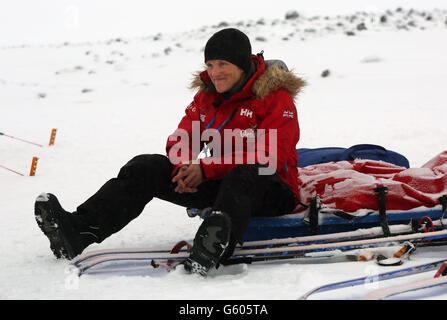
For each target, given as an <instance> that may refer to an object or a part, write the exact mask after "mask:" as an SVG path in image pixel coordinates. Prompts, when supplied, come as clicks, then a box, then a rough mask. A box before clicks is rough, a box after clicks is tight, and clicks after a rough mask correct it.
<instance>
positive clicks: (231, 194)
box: [77, 154, 295, 242]
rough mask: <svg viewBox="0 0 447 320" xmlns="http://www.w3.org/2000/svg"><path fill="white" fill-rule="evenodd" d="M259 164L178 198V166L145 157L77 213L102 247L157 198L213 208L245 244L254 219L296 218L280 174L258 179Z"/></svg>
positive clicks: (161, 158)
mask: <svg viewBox="0 0 447 320" xmlns="http://www.w3.org/2000/svg"><path fill="white" fill-rule="evenodd" d="M258 169H259V165H256V164H246V165H238V166H236V167H234V168H233V169H232V170H231V171H230V172H228V174H227V175H226V176H225V177H224V179H222V180H207V181H204V182H202V183H201V184H200V185H199V186H198V191H197V192H194V193H178V192H175V191H174V189H175V187H176V185H177V184H176V183H173V182H172V173H173V172H172V171H173V170H174V166H173V165H172V164H171V162H170V161H169V159H168V158H167V157H166V156H164V155H158V154H144V155H139V156H136V157H135V158H133V159H132V160H130V161H129V162H128V163H127V164H126V165H125V166H124V167H122V168H121V170H120V172H119V174H118V176H117V177H116V178H113V179H110V180H109V181H107V182H106V183H105V184H104V185H103V186H102V187H101V188H100V189H99V190H98V191H97V192H96V193H95V194H94V195H93V196H91V197H90V198H89V199H88V200H87V201H86V202H85V203H83V204H82V205H80V206H79V207H78V208H77V214H78V215H82V216H83V218H85V220H86V221H88V223H89V224H90V225H92V226H95V227H96V228H97V230H98V234H97V236H98V238H99V240H98V241H97V242H101V241H102V240H104V239H105V238H107V237H108V236H110V235H112V234H113V233H115V232H117V231H119V230H121V229H122V228H123V227H124V226H126V225H127V224H128V223H129V222H130V221H132V220H133V219H135V218H136V217H137V216H138V215H140V213H141V212H142V211H143V209H144V207H145V206H146V204H147V203H149V202H150V201H151V200H152V199H153V198H154V197H156V198H159V199H162V200H166V201H169V202H171V203H174V204H177V205H180V206H183V207H191V208H198V209H203V208H207V207H212V209H213V210H219V211H223V212H225V213H227V214H228V215H229V216H230V218H231V232H232V238H233V240H235V241H237V242H242V238H243V235H244V233H245V230H246V228H247V226H248V224H249V223H250V220H251V218H252V217H273V216H279V215H284V214H288V213H291V212H292V210H293V209H294V206H295V195H294V193H293V192H292V191H291V190H290V188H289V186H288V185H287V184H286V183H284V182H283V181H282V179H281V178H280V177H279V176H278V174H276V173H275V174H273V175H259V174H258Z"/></svg>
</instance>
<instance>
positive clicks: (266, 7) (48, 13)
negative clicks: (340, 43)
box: [0, 0, 447, 47]
mask: <svg viewBox="0 0 447 320" xmlns="http://www.w3.org/2000/svg"><path fill="white" fill-rule="evenodd" d="M384 7H386V8H387V9H391V10H392V9H396V8H397V7H402V8H407V9H409V8H413V9H434V8H438V9H445V8H447V3H446V2H445V1H444V0H426V1H419V0H363V1H358V0H338V1H327V0H304V1H299V2H297V1H293V0H278V1H261V2H257V4H256V6H253V4H252V3H251V2H247V1H238V0H228V1H226V2H225V4H222V5H217V4H214V3H213V4H210V3H209V2H208V1H205V0H195V1H193V2H185V1H177V0H175V1H164V2H158V3H156V4H154V3H153V2H150V1H144V0H130V1H125V0H95V1H88V0H40V1H32V0H16V1H14V2H12V1H4V2H2V3H0V46H1V47H5V46H20V45H42V44H56V43H63V42H70V43H72V42H75V43H76V42H85V41H100V40H106V39H109V38H117V37H143V36H150V35H155V34H157V33H174V32H184V31H189V30H194V29H197V28H201V27H203V26H211V25H218V24H219V23H221V22H228V23H236V22H238V21H244V20H245V21H247V20H255V21H256V20H259V19H283V18H284V17H285V15H286V13H287V12H289V11H298V13H299V14H300V15H303V16H314V15H315V16H316V15H319V16H324V15H331V16H333V15H337V14H350V13H354V12H357V11H367V12H375V11H379V10H381V9H382V8H384Z"/></svg>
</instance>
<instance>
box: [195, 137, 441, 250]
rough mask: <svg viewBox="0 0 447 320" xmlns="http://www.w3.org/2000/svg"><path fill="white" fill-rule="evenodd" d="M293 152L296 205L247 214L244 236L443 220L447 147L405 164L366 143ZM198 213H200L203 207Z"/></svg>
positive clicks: (304, 233) (385, 228) (257, 237)
mask: <svg viewBox="0 0 447 320" xmlns="http://www.w3.org/2000/svg"><path fill="white" fill-rule="evenodd" d="M297 153H298V159H299V160H298V163H299V172H300V180H301V184H300V193H301V197H302V198H301V199H300V203H299V205H298V206H297V208H296V209H295V211H294V212H293V213H292V214H289V215H285V216H280V217H271V218H253V219H252V220H251V222H250V224H249V226H248V228H247V230H246V232H245V234H244V238H243V240H244V241H256V240H266V239H272V238H288V237H300V236H307V235H315V234H329V233H336V232H346V231H354V230H358V229H367V228H373V227H379V228H382V230H383V234H384V235H385V236H387V235H389V226H392V225H409V226H410V227H411V228H413V229H415V230H416V229H417V228H419V227H420V226H421V224H423V225H425V226H426V227H427V228H428V229H431V230H434V228H435V227H434V226H433V225H432V221H435V220H440V221H441V223H442V221H443V220H442V218H443V215H444V213H445V211H446V208H447V151H445V152H442V153H440V154H439V155H438V156H436V157H435V158H433V159H432V160H430V161H429V162H427V163H426V164H425V165H424V166H422V167H421V168H410V165H409V161H408V159H407V158H406V157H405V156H403V155H401V154H399V153H398V152H395V151H391V150H387V149H385V148H384V147H382V146H377V145H372V144H360V145H355V146H352V147H350V148H340V147H327V148H317V149H309V148H301V149H297ZM343 183H344V185H343V186H341V185H342V184H343ZM334 198H335V200H334ZM188 210H190V213H191V209H188ZM193 210H194V209H193ZM195 214H197V212H196V213H195ZM191 215H194V214H191ZM199 215H200V216H201V217H202V218H204V217H205V216H206V210H205V211H204V210H202V212H201V213H200V212H199ZM446 223H447V222H446ZM441 227H442V228H443V227H444V226H443V225H442V226H441Z"/></svg>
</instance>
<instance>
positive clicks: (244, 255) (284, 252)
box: [74, 230, 447, 275]
mask: <svg viewBox="0 0 447 320" xmlns="http://www.w3.org/2000/svg"><path fill="white" fill-rule="evenodd" d="M445 237H447V230H441V231H435V232H427V233H419V234H407V235H400V236H392V237H386V238H375V239H366V240H356V241H342V242H335V243H334V242H332V243H319V244H310V245H295V246H293V245H288V246H282V247H272V248H254V249H250V248H245V247H242V248H236V250H235V251H234V255H233V256H232V257H231V258H230V259H228V264H235V263H248V264H252V263H259V262H264V263H265V262H271V261H279V260H293V259H298V258H303V257H305V256H306V254H309V253H310V252H318V251H328V254H329V255H330V252H331V251H334V250H336V249H339V250H345V251H346V250H352V249H360V248H366V247H378V246H379V245H380V244H384V243H395V242H404V241H408V240H432V239H438V238H445ZM188 256H189V253H188V252H180V250H179V251H178V252H177V253H165V252H153V251H151V252H146V253H121V254H108V255H103V256H96V257H93V258H90V259H84V260H81V261H77V262H75V263H74V265H75V266H76V267H77V268H78V269H79V274H80V275H81V274H83V273H85V272H86V271H87V270H89V269H90V268H92V267H94V266H97V265H99V264H103V263H106V262H112V261H113V262H117V261H150V262H151V263H152V262H153V261H155V262H156V261H157V260H161V261H163V262H164V261H168V262H169V261H176V260H179V259H180V260H185V259H186V258H187V257H188ZM308 257H309V256H308Z"/></svg>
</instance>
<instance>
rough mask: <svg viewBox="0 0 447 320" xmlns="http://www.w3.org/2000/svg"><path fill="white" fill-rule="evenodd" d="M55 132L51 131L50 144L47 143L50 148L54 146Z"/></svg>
mask: <svg viewBox="0 0 447 320" xmlns="http://www.w3.org/2000/svg"><path fill="white" fill-rule="evenodd" d="M56 131H57V129H53V130H51V136H50V143H49V145H50V146H52V145H54V140H56Z"/></svg>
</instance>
